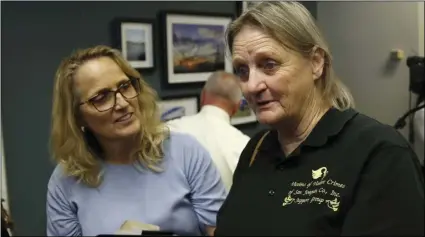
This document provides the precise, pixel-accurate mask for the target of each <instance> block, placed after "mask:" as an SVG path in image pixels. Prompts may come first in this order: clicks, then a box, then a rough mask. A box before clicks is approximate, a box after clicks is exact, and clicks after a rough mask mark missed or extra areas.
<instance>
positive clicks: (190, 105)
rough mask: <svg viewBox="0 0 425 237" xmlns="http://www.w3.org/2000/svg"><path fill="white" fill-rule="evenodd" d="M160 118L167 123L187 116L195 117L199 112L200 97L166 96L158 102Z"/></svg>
mask: <svg viewBox="0 0 425 237" xmlns="http://www.w3.org/2000/svg"><path fill="white" fill-rule="evenodd" d="M157 103H158V107H159V110H160V118H161V120H162V121H164V122H167V121H170V120H174V119H177V118H180V117H183V116H187V115H195V114H197V113H198V112H199V109H200V108H199V96H197V95H184V96H165V97H162V98H161V99H160V100H159V101H158V102H157Z"/></svg>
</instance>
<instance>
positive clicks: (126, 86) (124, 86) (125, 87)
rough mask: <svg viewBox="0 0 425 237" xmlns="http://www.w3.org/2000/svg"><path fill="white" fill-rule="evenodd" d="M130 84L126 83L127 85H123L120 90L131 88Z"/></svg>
mask: <svg viewBox="0 0 425 237" xmlns="http://www.w3.org/2000/svg"><path fill="white" fill-rule="evenodd" d="M130 85H131V84H130V82H128V83H125V84H122V85H121V86H120V88H121V89H128V88H129V87H130Z"/></svg>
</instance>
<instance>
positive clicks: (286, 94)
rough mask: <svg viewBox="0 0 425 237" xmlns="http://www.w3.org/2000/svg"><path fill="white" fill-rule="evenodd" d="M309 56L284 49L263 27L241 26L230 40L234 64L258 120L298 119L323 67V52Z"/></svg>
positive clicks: (265, 121) (266, 121)
mask: <svg viewBox="0 0 425 237" xmlns="http://www.w3.org/2000/svg"><path fill="white" fill-rule="evenodd" d="M320 53H321V52H319V50H315V52H314V53H312V57H311V58H305V57H303V56H302V55H301V54H299V53H296V52H294V51H291V50H289V49H286V48H285V47H283V46H282V45H281V44H279V42H278V41H276V40H274V39H273V38H271V37H270V36H268V35H267V34H265V33H264V32H263V31H262V30H260V29H258V28H255V27H250V26H244V27H243V28H242V30H241V31H240V32H239V33H238V34H237V35H236V37H235V38H234V41H233V59H232V60H233V65H234V68H235V70H236V73H237V74H238V75H239V77H240V85H241V89H242V92H243V94H244V96H245V98H246V100H247V101H248V103H249V105H250V106H251V108H252V109H253V110H254V112H255V113H256V116H257V119H258V121H259V122H260V123H264V124H268V125H277V124H279V123H280V122H282V121H283V120H285V119H286V118H290V117H291V118H292V117H295V118H298V116H299V115H301V113H302V110H301V109H302V108H303V107H304V106H306V105H307V103H308V100H307V99H308V96H309V95H310V94H311V93H312V92H313V89H314V81H315V80H316V79H318V78H319V77H320V76H321V74H322V70H323V54H320Z"/></svg>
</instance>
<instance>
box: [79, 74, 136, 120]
mask: <svg viewBox="0 0 425 237" xmlns="http://www.w3.org/2000/svg"><path fill="white" fill-rule="evenodd" d="M140 91H141V88H140V82H139V79H138V78H130V79H129V80H128V81H126V82H124V83H122V84H121V85H120V86H119V87H118V88H117V89H116V90H104V91H101V92H99V93H98V94H96V95H95V96H93V97H91V98H90V99H88V100H86V101H84V102H81V103H80V105H83V104H86V103H90V104H91V105H93V107H94V108H95V109H96V110H97V111H99V112H105V111H107V110H110V109H112V108H113V107H114V106H115V105H116V103H117V93H120V94H121V95H122V97H124V99H126V100H128V99H133V98H135V97H136V96H138V95H139V94H140Z"/></svg>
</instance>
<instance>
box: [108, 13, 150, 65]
mask: <svg viewBox="0 0 425 237" xmlns="http://www.w3.org/2000/svg"><path fill="white" fill-rule="evenodd" d="M153 27H154V26H153V21H149V20H145V19H134V18H117V19H115V20H114V21H113V22H112V28H113V29H112V32H113V35H112V39H113V44H114V47H115V48H117V49H120V50H121V52H122V55H123V57H124V58H125V59H126V60H127V61H128V62H129V63H130V64H131V66H132V67H134V68H136V69H151V68H153V67H154V54H153V48H154V41H153Z"/></svg>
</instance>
